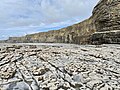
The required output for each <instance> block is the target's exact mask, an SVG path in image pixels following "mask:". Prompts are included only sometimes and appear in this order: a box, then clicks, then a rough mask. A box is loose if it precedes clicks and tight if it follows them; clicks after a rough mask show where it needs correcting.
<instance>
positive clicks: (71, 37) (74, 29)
mask: <svg viewBox="0 0 120 90" xmlns="http://www.w3.org/2000/svg"><path fill="white" fill-rule="evenodd" d="M93 32H95V26H94V22H93V17H90V18H89V19H87V20H85V21H83V22H81V23H78V24H75V25H72V26H69V27H67V28H63V29H60V30H52V31H48V32H41V33H36V34H31V35H26V36H24V37H10V38H9V40H7V42H24V43H28V42H30V43H33V42H34V43H37V42H41V43H43V42H44V43H48V42H50V43H75V44H86V43H88V42H89V37H90V35H91V34H92V33H93Z"/></svg>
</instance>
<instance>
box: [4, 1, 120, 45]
mask: <svg viewBox="0 0 120 90" xmlns="http://www.w3.org/2000/svg"><path fill="white" fill-rule="evenodd" d="M106 31H107V32H106ZM5 42H18V43H20V42H22V43H29V42H31V43H39V42H42V43H43V42H44V43H49V42H50V43H75V44H103V43H120V0H100V2H99V3H98V4H97V5H96V6H95V8H94V10H93V15H92V16H91V17H90V18H89V19H87V20H85V21H83V22H80V23H78V24H75V25H72V26H69V27H66V28H63V29H60V30H53V31H48V32H41V33H36V34H31V35H26V36H23V37H10V38H9V39H8V40H6V41H5Z"/></svg>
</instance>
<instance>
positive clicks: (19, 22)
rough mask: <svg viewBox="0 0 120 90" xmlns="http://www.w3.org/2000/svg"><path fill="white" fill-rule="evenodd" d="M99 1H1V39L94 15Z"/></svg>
mask: <svg viewBox="0 0 120 90" xmlns="http://www.w3.org/2000/svg"><path fill="white" fill-rule="evenodd" d="M98 1H99V0H0V39H6V38H8V37H9V36H21V35H25V34H29V33H35V32H42V31H47V30H54V29H59V28H63V27H66V26H69V25H72V24H75V23H78V22H80V21H83V20H84V19H86V18H88V17H90V16H91V13H92V9H93V7H94V6H95V5H96V4H97V3H98Z"/></svg>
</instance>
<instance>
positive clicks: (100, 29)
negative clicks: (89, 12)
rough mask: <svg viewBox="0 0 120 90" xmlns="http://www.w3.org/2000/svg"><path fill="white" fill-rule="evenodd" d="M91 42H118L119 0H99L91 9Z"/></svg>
mask: <svg viewBox="0 0 120 90" xmlns="http://www.w3.org/2000/svg"><path fill="white" fill-rule="evenodd" d="M93 16H94V22H95V26H96V32H95V33H94V34H93V35H92V37H91V41H92V43H93V44H102V43H111V44H112V43H120V0H101V1H100V2H99V3H98V5H97V6H96V7H95V8H94V10H93Z"/></svg>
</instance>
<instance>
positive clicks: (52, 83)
mask: <svg viewBox="0 0 120 90" xmlns="http://www.w3.org/2000/svg"><path fill="white" fill-rule="evenodd" d="M0 46H1V47H0V90H120V45H84V46H78V45H71V44H70V45H67V44H49V45H47V44H14V45H13V44H9V45H8V44H0ZM18 47H19V48H18Z"/></svg>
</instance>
